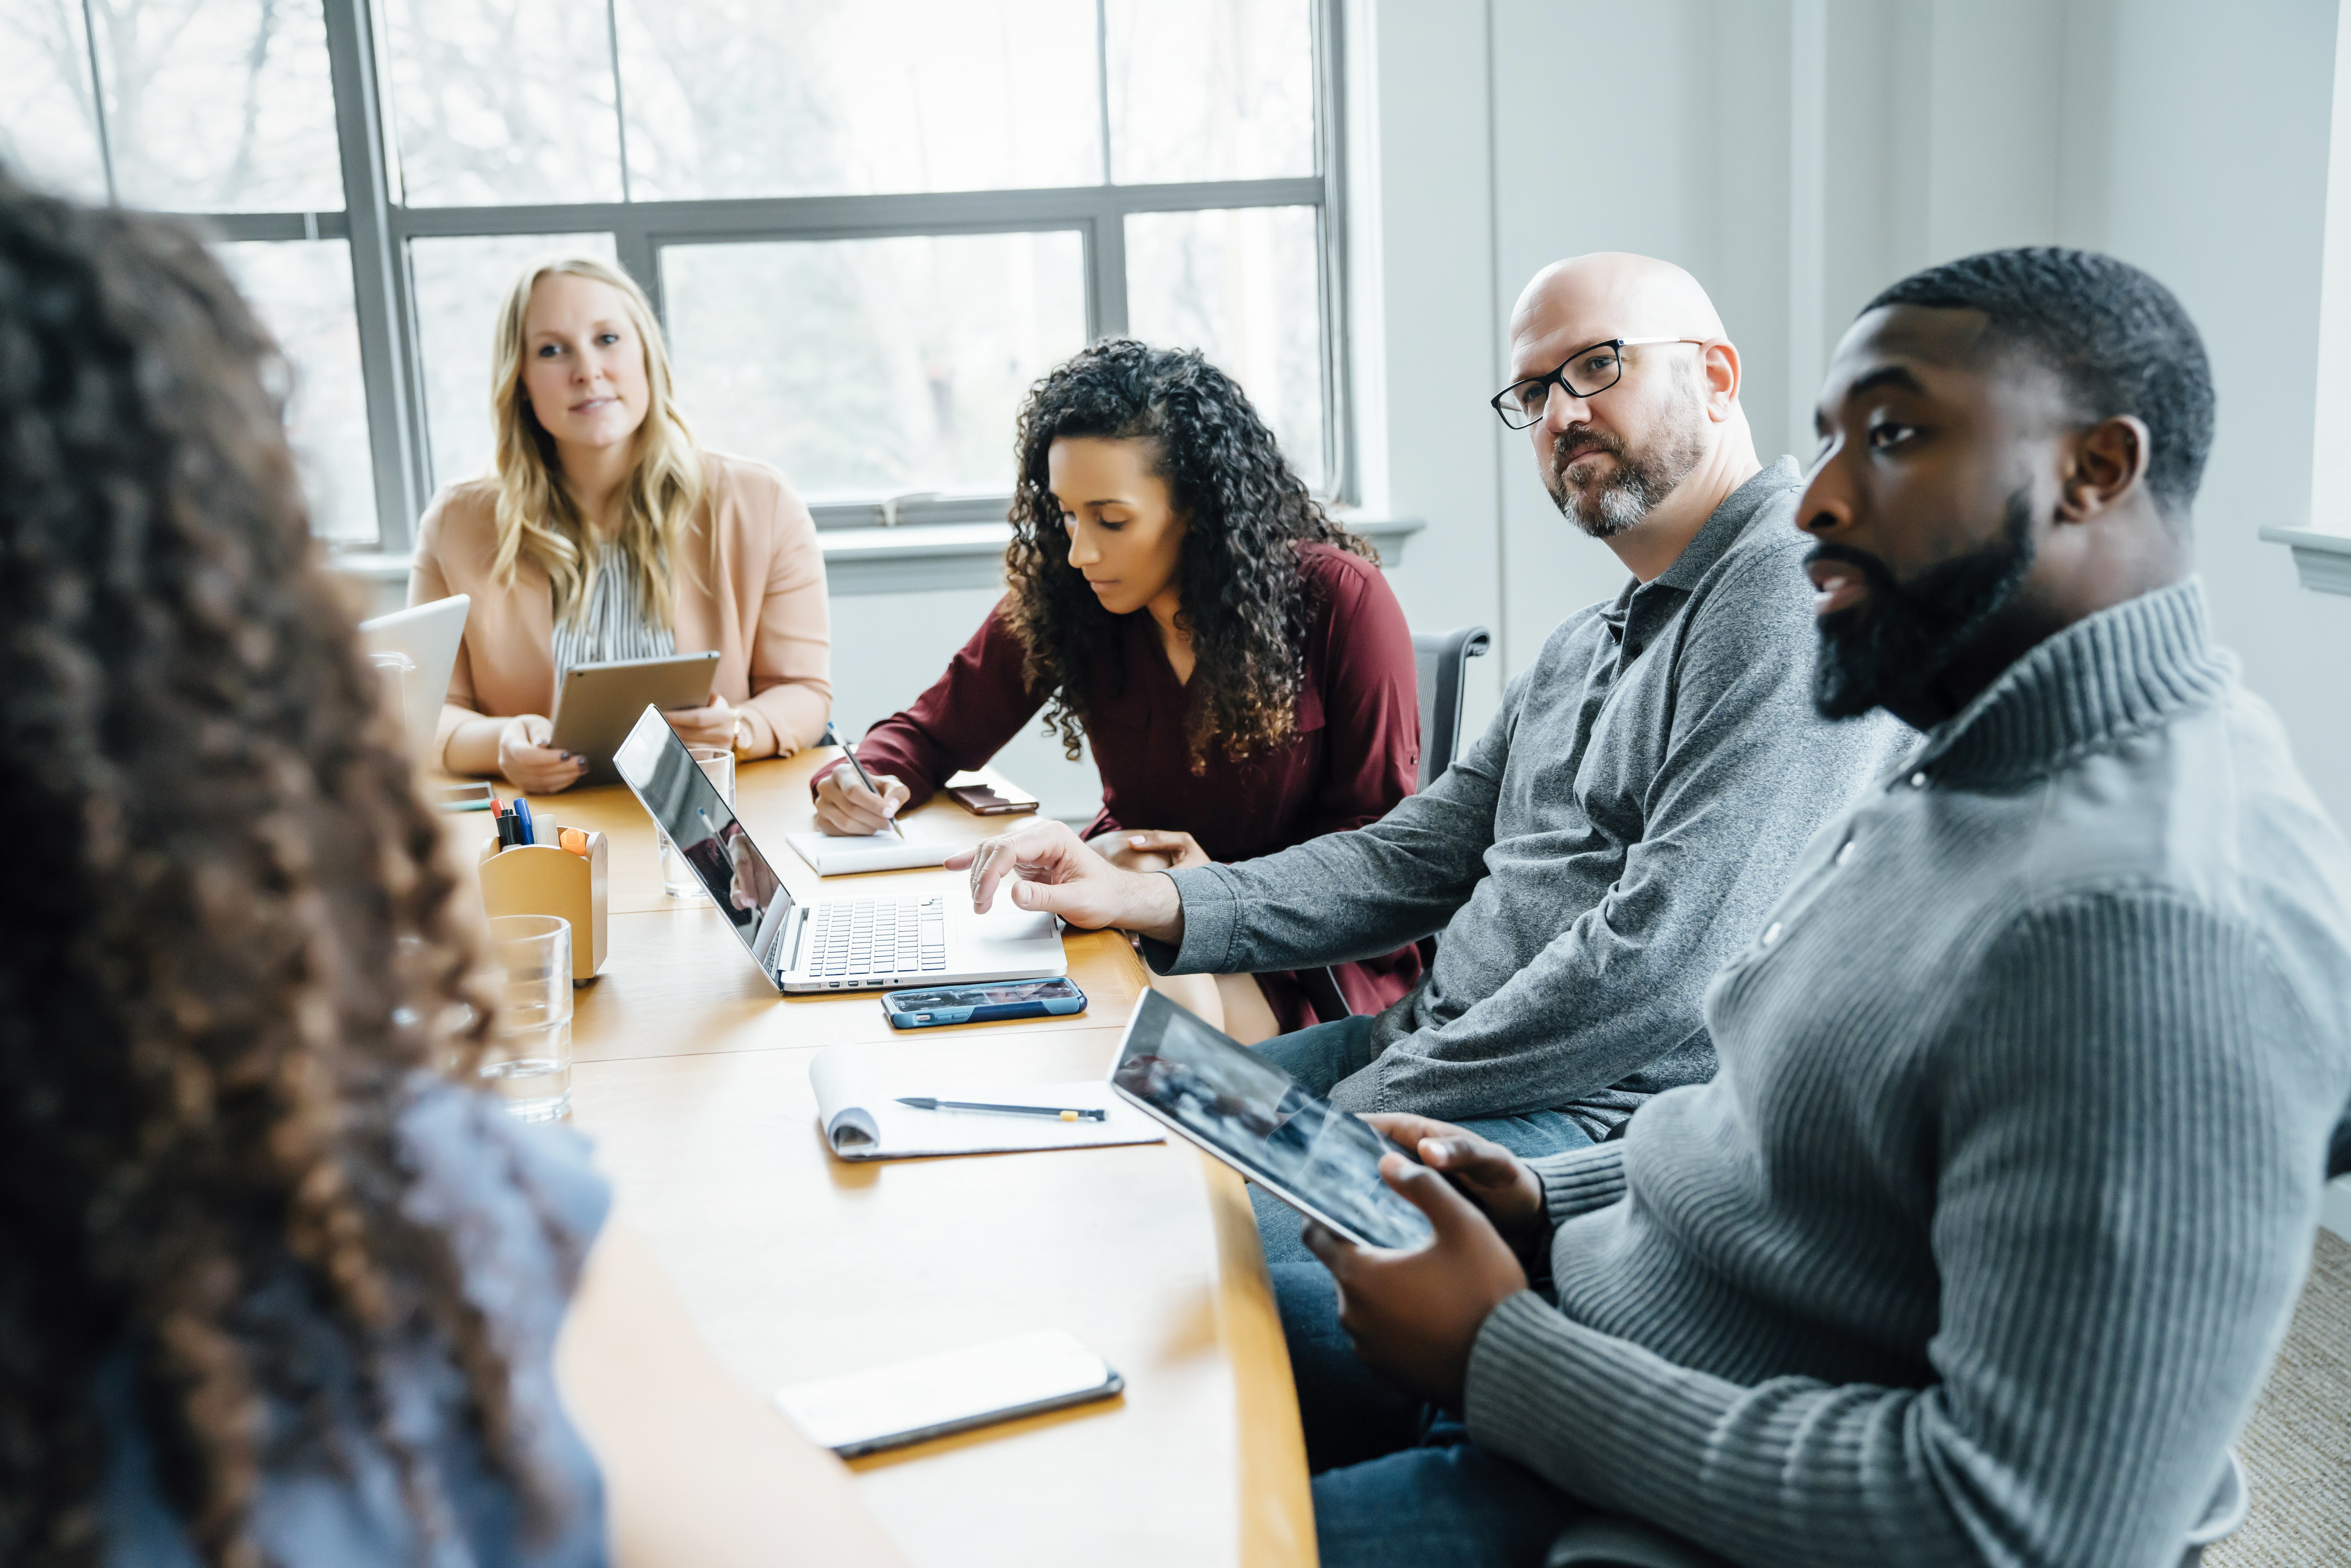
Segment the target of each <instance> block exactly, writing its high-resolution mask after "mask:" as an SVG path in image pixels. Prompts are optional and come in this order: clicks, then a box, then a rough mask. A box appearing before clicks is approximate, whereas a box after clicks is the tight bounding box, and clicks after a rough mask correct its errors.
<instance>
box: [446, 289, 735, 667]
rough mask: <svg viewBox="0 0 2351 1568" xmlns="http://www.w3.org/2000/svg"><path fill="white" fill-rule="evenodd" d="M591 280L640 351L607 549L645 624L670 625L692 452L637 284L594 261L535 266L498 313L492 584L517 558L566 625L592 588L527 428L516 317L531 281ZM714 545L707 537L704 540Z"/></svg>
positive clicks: (575, 523) (582, 553) (571, 517)
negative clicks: (616, 306) (616, 558)
mask: <svg viewBox="0 0 2351 1568" xmlns="http://www.w3.org/2000/svg"><path fill="white" fill-rule="evenodd" d="M557 273H560V274H564V275H566V276H569V277H586V278H591V279H593V280H594V281H596V282H598V283H602V284H608V285H610V286H611V287H613V288H615V289H617V290H619V292H620V295H621V298H622V302H623V308H625V309H626V310H627V312H628V317H629V325H630V326H631V327H632V328H634V329H636V334H637V339H638V341H640V342H641V343H643V345H644V350H645V388H646V397H645V417H644V421H643V423H641V424H639V425H638V426H637V429H636V434H634V435H633V436H632V438H631V439H632V441H633V443H634V444H635V446H636V464H635V466H634V467H633V468H632V469H631V470H630V473H629V477H628V479H627V480H626V481H625V482H623V484H622V487H621V488H622V507H621V527H620V531H619V533H618V535H617V536H616V541H615V542H616V543H618V545H619V546H620V548H621V550H622V553H623V554H624V555H625V556H626V557H627V558H628V559H629V560H631V561H632V562H633V563H634V564H635V566H636V569H637V572H638V583H639V586H640V589H641V590H642V591H643V595H644V600H645V602H644V605H643V611H644V613H645V614H646V615H648V616H649V617H651V618H652V619H653V621H654V622H655V623H656V624H659V625H663V626H667V625H669V624H670V623H671V621H672V617H673V614H674V606H675V604H676V602H677V563H678V561H679V560H680V559H683V551H682V549H681V546H682V545H683V543H684V537H685V533H686V530H687V529H688V528H691V527H692V526H693V522H694V517H695V512H696V510H698V509H699V508H700V507H701V505H702V487H703V476H702V457H701V455H700V454H699V453H698V452H697V451H696V450H695V444H694V434H693V432H692V431H690V430H688V429H687V428H686V423H685V419H684V415H683V414H681V413H679V412H678V409H677V403H676V401H675V398H674V394H673V392H672V391H671V387H670V371H669V354H668V352H667V350H664V348H663V347H662V335H661V325H660V323H658V322H657V321H655V320H654V319H653V304H652V302H651V301H650V300H648V299H647V298H645V293H644V290H643V289H642V288H640V287H637V285H636V280H635V279H633V278H632V277H629V275H628V274H627V273H625V272H622V271H621V270H620V269H619V268H618V267H613V266H611V264H610V263H607V262H602V261H598V260H596V259H595V258H594V257H593V256H564V257H561V258H559V259H552V260H548V261H541V262H536V263H534V264H532V265H531V266H530V267H527V268H525V269H524V271H523V274H522V276H521V277H517V279H515V285H514V287H513V288H511V289H509V290H508V291H507V299H506V304H505V305H504V306H502V307H501V308H499V310H498V326H497V340H496V344H495V346H494V352H495V360H494V364H493V369H492V371H491V374H490V388H491V391H490V418H491V422H492V423H493V425H494V426H495V428H496V432H497V445H496V452H495V455H494V456H493V458H492V462H493V465H494V472H493V474H492V475H491V478H492V480H493V481H494V482H495V484H496V486H497V507H496V525H497V550H496V555H495V557H494V558H493V560H492V570H493V573H494V575H495V576H496V580H498V581H500V582H502V583H505V584H507V585H509V586H511V585H512V583H513V582H514V577H515V569H516V566H517V562H520V561H524V560H528V561H529V562H531V564H533V565H534V566H537V567H538V569H539V570H542V571H544V572H546V573H547V577H548V580H549V582H550V583H552V584H553V585H554V587H555V618H556V619H557V620H558V621H563V620H568V619H569V617H570V616H571V615H572V613H573V612H575V611H576V610H577V609H578V608H579V606H580V604H582V603H584V602H585V601H587V599H588V597H589V596H590V593H592V592H593V591H594V590H595V586H596V560H597V558H596V554H595V552H592V551H590V550H589V549H586V548H585V546H586V542H587V538H588V524H587V518H586V517H583V516H582V515H581V514H580V507H579V503H578V502H576V501H575V500H573V498H572V497H571V495H570V492H569V491H568V490H566V489H565V488H564V486H563V484H562V482H561V480H560V478H559V476H558V472H557V465H556V455H555V438H554V437H553V436H551V435H549V434H548V433H547V428H546V426H544V425H542V424H540V423H539V422H538V414H537V413H534V412H533V411H532V409H531V406H530V400H529V399H528V397H527V396H525V395H524V392H523V384H522V373H523V366H524V364H525V362H526V361H528V357H529V352H530V345H529V344H528V341H527V340H526V337H527V334H526V332H525V318H526V317H527V316H528V314H529V312H530V294H531V290H532V289H533V288H536V287H538V280H539V279H540V278H542V277H549V276H550V275H553V274H557ZM712 544H713V546H714V548H715V547H716V537H715V534H714V537H713V539H712Z"/></svg>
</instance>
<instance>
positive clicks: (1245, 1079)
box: [1111, 991, 1429, 1247]
mask: <svg viewBox="0 0 2351 1568" xmlns="http://www.w3.org/2000/svg"><path fill="white" fill-rule="evenodd" d="M1111 1084H1112V1086H1113V1088H1115V1089H1117V1090H1118V1091H1119V1092H1121V1093H1122V1094H1123V1095H1125V1096H1126V1098H1128V1099H1129V1100H1132V1101H1134V1103H1136V1104H1137V1105H1140V1106H1141V1107H1143V1109H1144V1110H1146V1111H1148V1112H1150V1113H1152V1114H1153V1115H1154V1116H1155V1117H1157V1118H1158V1119H1159V1120H1160V1121H1162V1122H1165V1123H1166V1124H1168V1125H1169V1126H1171V1127H1173V1128H1175V1130H1176V1131H1177V1132H1179V1133H1182V1134H1184V1135H1185V1136H1186V1137H1187V1138H1189V1139H1191V1141H1192V1142H1194V1143H1196V1144H1198V1145H1200V1146H1201V1147H1202V1148H1205V1149H1207V1151H1208V1152H1209V1153H1210V1154H1212V1155H1216V1156H1217V1158H1218V1159H1221V1160H1223V1161H1224V1162H1225V1163H1226V1164H1227V1165H1228V1166H1232V1167H1233V1168H1234V1169H1235V1170H1238V1171H1239V1172H1240V1173H1241V1174H1242V1175H1243V1176H1247V1177H1249V1179H1250V1180H1251V1181H1254V1182H1256V1183H1257V1184H1258V1185H1259V1186H1262V1187H1264V1188H1265V1189H1266V1190H1267V1191H1268V1192H1270V1193H1272V1194H1273V1195H1274V1196H1275V1197H1279V1198H1280V1199H1281V1200H1282V1201H1284V1202H1285V1203H1288V1204H1290V1205H1291V1206H1292V1207H1296V1208H1300V1209H1302V1210H1304V1211H1305V1212H1307V1213H1308V1214H1311V1215H1313V1216H1314V1217H1315V1218H1319V1219H1322V1220H1324V1221H1326V1222H1328V1223H1330V1224H1331V1225H1332V1227H1333V1228H1336V1229H1338V1230H1340V1231H1341V1232H1343V1233H1344V1234H1346V1235H1347V1236H1348V1237H1349V1238H1350V1239H1353V1240H1356V1241H1363V1242H1368V1243H1370V1244H1371V1245H1373V1246H1374V1247H1417V1246H1418V1245H1420V1244H1421V1242H1423V1241H1425V1240H1426V1239H1427V1238H1428V1234H1429V1230H1428V1221H1427V1219H1426V1218H1425V1217H1424V1216H1423V1215H1422V1214H1421V1212H1420V1210H1418V1209H1417V1208H1415V1207H1413V1206H1412V1205H1411V1204H1409V1203H1406V1202H1405V1200H1404V1199H1403V1198H1401V1197H1397V1196H1396V1195H1395V1193H1394V1192H1392V1191H1390V1190H1389V1188H1388V1185H1387V1184H1386V1183H1385V1182H1384V1181H1382V1180H1380V1156H1381V1155H1384V1154H1390V1153H1395V1154H1404V1153H1405V1151H1404V1150H1402V1149H1399V1148H1397V1147H1396V1145H1394V1144H1392V1143H1390V1142H1389V1141H1388V1140H1387V1139H1385V1138H1384V1137H1382V1136H1380V1134H1378V1133H1376V1132H1374V1131H1373V1129H1372V1127H1371V1124H1369V1123H1367V1122H1364V1121H1363V1120H1362V1119H1361V1118H1359V1117H1357V1116H1355V1115H1353V1114H1352V1113H1349V1112H1345V1111H1342V1110H1340V1109H1338V1108H1337V1107H1336V1106H1334V1105H1332V1103H1330V1102H1329V1101H1327V1100H1324V1099H1322V1098H1321V1097H1320V1096H1318V1095H1313V1094H1310V1093H1308V1092H1306V1091H1305V1090H1303V1089H1301V1088H1300V1087H1299V1086H1298V1085H1297V1084H1296V1083H1294V1082H1291V1081H1290V1075H1289V1074H1288V1073H1286V1072H1284V1071H1281V1069H1280V1068H1279V1067H1276V1066H1275V1065H1274V1064H1273V1063H1272V1062H1270V1061H1267V1060H1266V1059H1265V1058H1264V1057H1262V1056H1260V1055H1259V1054H1258V1053H1257V1052H1256V1051H1250V1050H1249V1049H1248V1048H1247V1047H1245V1046H1242V1045H1238V1044H1236V1043H1235V1042H1234V1041H1233V1040H1230V1039H1228V1037H1226V1036H1225V1035H1222V1034H1220V1033H1218V1032H1217V1030H1213V1029H1210V1028H1209V1027H1208V1026H1207V1024H1205V1023H1203V1022H1201V1021H1200V1020H1199V1019H1197V1018H1196V1017H1194V1016H1193V1015H1192V1014H1191V1013H1188V1012H1186V1011H1185V1010H1184V1009H1182V1008H1180V1007H1178V1006H1176V1005H1175V1003H1174V1002H1171V1001H1169V1000H1168V999H1167V998H1165V997H1164V996H1162V995H1160V994H1159V993H1158V992H1157V991H1145V992H1144V993H1143V997H1142V999H1141V1000H1140V1001H1138V1002H1137V1003H1136V1004H1135V1009H1134V1021H1133V1022H1131V1023H1129V1024H1128V1025H1127V1030H1126V1039H1125V1041H1124V1042H1123V1045H1122V1046H1121V1047H1120V1050H1119V1057H1118V1064H1117V1065H1116V1066H1115V1067H1113V1069H1112V1070H1111ZM1410 1157H1411V1156H1410V1155H1405V1158H1407V1159H1409V1158H1410Z"/></svg>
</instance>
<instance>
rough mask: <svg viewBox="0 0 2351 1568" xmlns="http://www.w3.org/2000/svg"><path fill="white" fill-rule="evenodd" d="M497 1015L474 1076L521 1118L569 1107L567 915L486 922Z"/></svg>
mask: <svg viewBox="0 0 2351 1568" xmlns="http://www.w3.org/2000/svg"><path fill="white" fill-rule="evenodd" d="M490 961H491V962H492V963H494V964H496V966H497V967H499V968H500V969H501V970H503V971H504V973H503V975H502V976H501V977H500V985H501V989H500V991H499V993H498V1016H497V1024H496V1029H495V1030H493V1032H492V1036H491V1040H490V1045H489V1050H488V1051H487V1052H486V1054H485V1055H484V1057H483V1059H482V1076H483V1077H484V1078H485V1079H486V1080H488V1081H489V1082H491V1083H493V1084H495V1085H496V1087H497V1090H498V1092H500V1093H501V1094H503V1095H505V1096H506V1102H507V1110H508V1111H510V1112H512V1113H514V1115H515V1117H516V1118H517V1120H519V1121H524V1122H551V1121H553V1120H554V1119H555V1118H557V1117H558V1116H566V1115H569V1114H570V1113H571V922H569V920H565V919H563V918H561V917H560V916H559V915H497V916H496V917H494V918H493V919H492V920H491V921H490Z"/></svg>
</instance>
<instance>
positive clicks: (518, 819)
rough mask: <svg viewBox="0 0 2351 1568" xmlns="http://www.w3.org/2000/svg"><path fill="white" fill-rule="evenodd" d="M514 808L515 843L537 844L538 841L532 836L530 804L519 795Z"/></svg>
mask: <svg viewBox="0 0 2351 1568" xmlns="http://www.w3.org/2000/svg"><path fill="white" fill-rule="evenodd" d="M514 806H515V842H517V843H518V844H535V843H537V842H538V839H537V838H535V837H533V836H532V834H531V831H530V802H529V801H528V800H524V799H523V798H522V797H521V796H519V795H517V796H516V797H515V803H514Z"/></svg>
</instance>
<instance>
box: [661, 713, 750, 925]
mask: <svg viewBox="0 0 2351 1568" xmlns="http://www.w3.org/2000/svg"><path fill="white" fill-rule="evenodd" d="M685 754H686V755H687V756H688V757H691V758H694V764H695V767H697V768H701V769H702V776H703V777H704V778H705V779H709V780H710V787H711V788H712V789H716V790H717V791H718V798H719V799H720V800H724V801H726V809H727V810H730V811H731V810H734V809H735V754H734V753H733V752H732V751H729V750H727V749H726V747H723V746H689V747H686V748H685ZM653 838H654V840H655V841H657V842H658V843H659V844H660V846H661V873H662V891H663V892H664V893H665V894H669V895H670V896H671V897H672V898H692V897H694V896H695V894H701V895H702V896H703V897H705V898H707V897H709V896H710V895H709V894H708V893H707V892H705V890H704V888H703V885H702V879H701V878H700V877H698V876H696V875H695V874H694V867H693V866H691V865H689V864H687V863H686V859H685V856H684V854H682V853H680V852H679V851H678V847H677V846H676V845H675V844H674V843H671V842H670V841H669V835H668V834H667V833H664V832H663V831H661V830H660V829H659V828H655V829H654V830H653Z"/></svg>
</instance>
